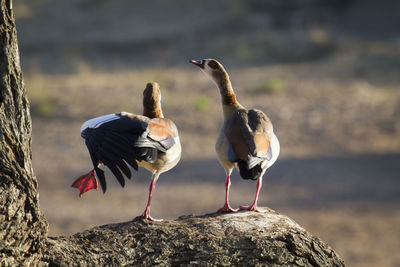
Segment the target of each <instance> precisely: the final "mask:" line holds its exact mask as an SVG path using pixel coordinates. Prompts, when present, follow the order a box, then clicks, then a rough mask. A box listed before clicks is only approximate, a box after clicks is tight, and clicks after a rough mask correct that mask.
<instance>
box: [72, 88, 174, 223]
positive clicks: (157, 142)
mask: <svg viewBox="0 0 400 267" xmlns="http://www.w3.org/2000/svg"><path fill="white" fill-rule="evenodd" d="M81 135H82V137H83V138H84V139H85V143H86V146H87V148H88V150H89V154H90V158H91V160H92V163H93V167H94V168H93V170H92V171H90V172H89V173H87V174H85V175H82V176H81V177H79V178H78V179H77V180H76V181H75V182H74V183H73V184H72V187H76V188H78V189H79V191H80V194H79V196H81V195H82V194H84V193H85V192H87V191H89V190H91V189H97V185H98V184H97V179H98V180H99V181H100V185H101V188H102V189H103V193H105V192H106V189H107V184H106V179H105V175H104V171H103V170H102V169H100V167H101V166H102V165H105V166H107V167H108V168H109V169H110V170H111V172H112V173H113V174H114V176H115V177H116V178H117V180H118V182H119V183H120V184H121V186H122V187H124V186H125V180H124V176H123V174H125V176H126V177H128V178H129V179H130V178H131V171H130V169H129V167H128V165H127V164H129V165H130V166H131V167H132V168H134V169H135V170H138V167H139V166H141V167H144V168H145V169H147V170H148V171H150V172H151V173H152V179H151V183H150V187H149V197H148V201H147V205H146V208H145V210H144V212H143V214H142V217H144V218H145V219H148V220H152V221H158V220H157V219H154V218H153V217H151V216H150V202H151V198H152V196H153V192H154V188H155V185H156V182H157V180H158V178H159V176H160V174H161V173H163V172H166V171H168V170H170V169H172V168H173V167H174V166H175V165H176V164H177V163H178V162H179V160H180V157H181V144H180V140H179V135H178V129H177V128H176V126H175V124H174V123H173V122H172V121H171V120H169V119H166V118H164V115H163V112H162V109H161V92H160V88H159V85H158V84H157V83H148V84H147V86H146V89H145V90H144V92H143V115H135V114H132V113H128V112H120V113H116V114H109V115H104V116H100V117H97V118H94V119H91V120H88V121H86V122H85V123H84V124H83V125H82V127H81ZM121 172H122V173H121ZM96 177H97V179H96Z"/></svg>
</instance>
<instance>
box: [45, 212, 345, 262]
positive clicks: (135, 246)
mask: <svg viewBox="0 0 400 267" xmlns="http://www.w3.org/2000/svg"><path fill="white" fill-rule="evenodd" d="M47 244H48V249H47V250H46V252H45V255H44V258H43V260H44V262H46V263H47V264H50V265H52V264H55V265H57V266H126V265H128V266H130V265H135V266H154V265H161V266H165V265H168V266H170V265H172V266H177V265H179V266H182V265H183V266H187V265H196V266H197V265H200V266H213V265H216V266H344V263H343V261H342V260H341V259H340V258H339V256H338V255H337V254H336V253H335V252H334V251H333V250H332V248H330V247H329V246H328V245H326V244H325V243H324V242H322V241H321V240H320V239H319V238H317V237H315V236H312V235H311V234H310V233H308V232H307V231H306V230H304V229H303V228H302V227H300V226H299V225H298V224H297V223H295V222H294V221H292V220H291V219H289V218H288V217H286V216H284V215H281V214H278V213H277V212H275V211H273V210H270V209H268V212H267V213H265V214H259V213H254V212H239V213H231V214H221V213H215V214H208V215H204V216H184V217H181V218H178V219H177V220H175V221H164V222H149V221H145V220H143V219H141V218H136V219H134V220H133V221H130V222H125V223H118V224H110V225H104V226H99V227H95V228H93V229H91V230H87V231H85V232H82V233H77V234H75V235H73V236H70V237H57V238H50V239H49V240H48V243H47Z"/></svg>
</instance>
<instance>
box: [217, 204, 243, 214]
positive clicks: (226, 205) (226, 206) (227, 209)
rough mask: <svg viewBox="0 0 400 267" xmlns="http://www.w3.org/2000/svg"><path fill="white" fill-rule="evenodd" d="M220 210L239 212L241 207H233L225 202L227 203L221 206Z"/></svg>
mask: <svg viewBox="0 0 400 267" xmlns="http://www.w3.org/2000/svg"><path fill="white" fill-rule="evenodd" d="M218 211H220V212H237V211H239V209H233V208H232V207H231V206H230V205H229V204H227V203H225V205H224V206H223V207H222V208H220V209H219V210H218Z"/></svg>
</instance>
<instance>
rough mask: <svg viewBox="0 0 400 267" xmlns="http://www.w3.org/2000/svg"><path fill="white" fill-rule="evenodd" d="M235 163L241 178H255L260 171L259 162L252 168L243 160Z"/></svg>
mask: <svg viewBox="0 0 400 267" xmlns="http://www.w3.org/2000/svg"><path fill="white" fill-rule="evenodd" d="M237 164H238V167H239V172H240V176H241V177H242V178H243V179H250V180H257V179H258V178H259V177H260V175H261V173H262V168H261V164H258V165H256V166H254V167H253V168H249V167H248V163H247V162H246V161H245V160H239V161H238V162H237Z"/></svg>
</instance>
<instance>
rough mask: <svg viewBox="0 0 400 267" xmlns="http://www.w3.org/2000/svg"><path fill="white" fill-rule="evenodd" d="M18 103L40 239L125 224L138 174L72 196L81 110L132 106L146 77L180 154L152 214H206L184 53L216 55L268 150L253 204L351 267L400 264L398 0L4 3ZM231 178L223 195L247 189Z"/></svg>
mask: <svg viewBox="0 0 400 267" xmlns="http://www.w3.org/2000/svg"><path fill="white" fill-rule="evenodd" d="M14 9H15V13H16V21H17V30H18V38H19V47H20V54H21V64H22V67H23V71H24V78H25V84H26V88H27V90H28V94H29V99H30V102H31V113H32V121H33V163H34V170H35V173H36V176H37V178H38V180H39V193H40V206H41V209H42V211H43V213H44V214H45V216H46V218H47V219H48V221H49V225H50V234H51V235H70V234H73V233H75V232H77V231H83V230H85V229H88V228H89V227H92V226H95V225H101V224H108V223H115V222H122V221H127V220H131V219H133V218H134V217H135V216H137V215H139V214H141V212H142V211H143V209H144V207H145V204H146V201H147V194H148V185H149V182H150V179H149V178H150V174H149V173H148V172H147V171H143V170H142V171H139V172H138V173H137V175H135V177H134V178H133V179H132V181H128V183H127V185H126V186H125V188H124V189H121V188H120V186H119V185H118V184H117V183H116V181H115V179H114V178H113V177H112V176H111V175H110V173H109V172H108V173H107V176H108V180H107V181H108V184H109V190H108V191H107V193H106V194H104V195H103V194H102V193H101V191H100V190H99V191H97V192H96V191H90V192H88V193H86V194H85V195H84V196H83V197H82V198H79V197H78V191H77V190H76V189H72V188H71V187H70V185H71V183H72V182H73V181H74V180H75V179H76V178H77V177H79V176H80V175H82V174H84V173H86V172H88V171H89V170H90V169H91V168H92V165H91V162H90V158H89V155H88V153H87V150H86V147H85V145H84V141H83V139H82V138H81V137H80V126H81V124H82V123H83V122H84V121H85V120H87V119H89V118H92V117H95V116H99V115H103V114H109V113H115V112H119V111H129V112H133V113H141V112H142V105H141V101H142V91H143V89H144V87H145V85H146V83H147V82H149V81H157V82H158V83H159V84H160V85H161V88H162V94H163V108H164V114H165V115H166V116H167V117H169V118H171V119H173V120H174V121H175V123H176V124H177V125H178V128H179V130H180V135H181V140H182V144H183V157H182V160H181V162H180V163H179V164H178V165H177V166H176V167H175V168H174V169H173V170H172V171H170V172H168V173H165V174H163V175H161V178H160V180H159V183H158V184H157V188H156V191H155V195H154V198H153V201H152V215H153V216H154V217H156V218H165V219H175V218H177V217H178V216H180V215H184V214H192V213H194V214H203V213H210V212H214V211H216V210H217V209H218V208H220V207H221V206H222V205H223V202H224V191H225V189H224V181H225V174H224V171H223V169H222V167H220V166H219V164H218V162H217V160H216V155H215V152H214V143H215V139H216V137H217V133H218V131H219V128H220V125H221V122H222V112H221V106H220V99H219V93H218V91H217V89H216V88H215V85H214V84H213V83H212V82H211V81H210V80H209V79H208V78H207V77H206V76H205V75H204V74H202V73H201V71H199V70H198V69H197V68H195V67H194V66H192V65H190V64H189V63H188V61H189V60H190V59H202V58H216V59H218V60H220V61H221V62H222V63H223V64H224V65H225V67H226V69H227V70H228V72H229V73H230V76H231V80H232V83H233V86H234V88H235V90H236V93H237V96H238V99H239V100H240V102H241V103H242V104H243V105H244V106H246V107H249V108H250V107H256V108H259V109H262V110H263V111H265V112H266V113H267V114H268V115H269V116H270V118H271V120H272V122H273V123H274V127H275V132H276V134H277V136H278V138H279V140H280V142H281V155H280V158H279V159H278V161H277V162H276V163H275V165H274V166H273V167H271V168H270V169H269V170H268V171H267V173H266V175H265V176H264V186H263V189H262V191H261V196H260V200H259V203H260V205H261V206H268V207H271V208H273V209H275V210H277V211H278V212H280V213H283V214H285V215H288V216H289V217H291V218H293V219H294V220H295V221H297V222H298V223H299V224H301V225H302V226H303V227H305V228H306V229H307V230H309V231H310V232H311V233H313V234H315V235H317V236H319V237H320V238H321V239H323V240H324V241H326V242H327V243H328V244H329V245H330V246H332V247H333V248H334V249H335V250H336V251H337V252H338V253H339V255H340V256H341V257H342V258H343V259H344V260H345V262H346V264H347V265H349V266H400V254H399V251H400V209H399V207H400V175H399V173H400V119H399V115H400V90H399V89H400V88H399V86H400V19H399V14H400V1H387V0H381V1H370V0H363V1H361V0H359V1H351V0H337V1H328V0H307V1H300V0H290V1H279V0H268V1H255V0H251V1H244V0H243V1H240V0H234V1H214V0H213V1H211V0H203V1H184V0H174V1H162V0H150V1H128V0H114V1H110V0H108V1H107V0H69V1H62V0H14ZM232 179H233V181H232V193H231V199H232V205H233V206H234V207H237V206H238V205H244V204H249V203H250V202H251V201H252V199H253V196H254V193H255V186H256V185H255V183H254V182H250V181H244V180H242V179H241V178H240V177H239V176H238V174H237V173H235V174H234V175H233V178H232Z"/></svg>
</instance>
